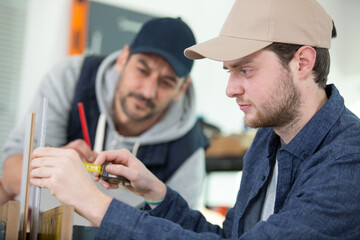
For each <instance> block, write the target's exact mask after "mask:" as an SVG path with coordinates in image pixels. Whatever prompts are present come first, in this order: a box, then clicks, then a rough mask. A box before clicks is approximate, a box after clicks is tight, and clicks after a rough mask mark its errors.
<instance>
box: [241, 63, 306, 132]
mask: <svg viewBox="0 0 360 240" xmlns="http://www.w3.org/2000/svg"><path fill="white" fill-rule="evenodd" d="M274 89H275V90H274V91H273V92H272V94H271V95H270V97H268V101H267V102H265V103H264V105H263V106H262V107H261V109H258V108H257V112H256V116H255V118H254V119H250V120H246V118H245V124H246V125H247V126H249V127H251V128H259V127H281V126H285V125H287V124H291V123H292V122H293V121H294V120H296V119H298V118H299V116H300V105H301V102H300V92H299V90H298V89H297V88H296V86H295V85H294V82H293V79H292V77H291V75H290V73H289V71H287V70H286V69H285V70H284V71H283V72H282V74H281V75H280V79H279V81H278V84H277V86H276V87H275V88H274Z"/></svg>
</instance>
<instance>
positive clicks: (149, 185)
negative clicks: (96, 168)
mask: <svg viewBox="0 0 360 240" xmlns="http://www.w3.org/2000/svg"><path fill="white" fill-rule="evenodd" d="M105 162H106V163H109V165H107V166H106V171H107V172H109V173H110V174H113V175H118V176H123V177H125V178H127V179H129V180H130V185H129V186H127V187H128V188H129V190H130V191H132V192H133V193H135V194H137V195H139V196H142V197H144V198H145V199H147V200H149V201H160V200H163V199H164V198H165V194H166V186H165V184H164V183H163V182H161V181H160V180H159V179H158V178H157V177H156V176H155V175H154V174H152V173H151V172H150V171H149V170H148V169H147V168H146V167H145V166H144V164H143V163H142V162H141V161H140V160H139V159H137V158H136V157H135V156H134V155H132V154H131V153H130V152H129V151H128V150H126V149H122V150H113V151H104V152H101V153H100V154H99V156H98V157H97V159H96V160H95V162H94V163H95V164H98V165H103V164H104V163H105ZM94 176H95V180H96V181H99V177H98V174H94ZM100 183H101V184H102V185H103V186H104V187H105V188H111V187H112V186H111V185H110V184H109V183H108V182H105V181H101V182H100Z"/></svg>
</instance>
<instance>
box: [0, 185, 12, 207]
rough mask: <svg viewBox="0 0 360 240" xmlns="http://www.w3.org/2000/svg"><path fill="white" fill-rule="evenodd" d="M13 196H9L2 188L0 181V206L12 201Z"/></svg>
mask: <svg viewBox="0 0 360 240" xmlns="http://www.w3.org/2000/svg"><path fill="white" fill-rule="evenodd" d="M12 199H13V196H12V195H10V194H9V193H8V192H7V191H5V189H4V188H3V185H2V182H1V180H0V206H2V205H4V204H5V203H7V202H8V201H9V200H12Z"/></svg>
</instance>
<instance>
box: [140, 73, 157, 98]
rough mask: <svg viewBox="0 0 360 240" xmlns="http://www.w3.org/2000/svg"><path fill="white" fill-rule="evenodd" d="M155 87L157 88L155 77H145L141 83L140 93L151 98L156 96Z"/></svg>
mask: <svg viewBox="0 0 360 240" xmlns="http://www.w3.org/2000/svg"><path fill="white" fill-rule="evenodd" d="M157 89H158V81H157V78H155V77H149V79H147V80H146V81H144V83H143V87H142V93H143V95H144V97H146V98H149V99H151V98H154V97H155V96H156V93H157Z"/></svg>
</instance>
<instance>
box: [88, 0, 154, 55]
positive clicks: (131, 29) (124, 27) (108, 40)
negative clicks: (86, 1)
mask: <svg viewBox="0 0 360 240" xmlns="http://www.w3.org/2000/svg"><path fill="white" fill-rule="evenodd" d="M154 17H155V15H149V14H144V13H141V12H136V11H132V10H128V9H125V8H120V7H116V6H112V5H107V4H103V3H97V2H91V1H90V11H89V25H88V37H87V53H89V54H109V53H111V52H113V51H116V50H118V49H121V48H122V46H123V45H124V44H128V43H131V41H132V39H133V38H134V36H135V35H136V33H137V32H138V31H139V30H140V28H141V26H142V24H143V23H144V22H146V21H147V20H149V19H151V18H154Z"/></svg>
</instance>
